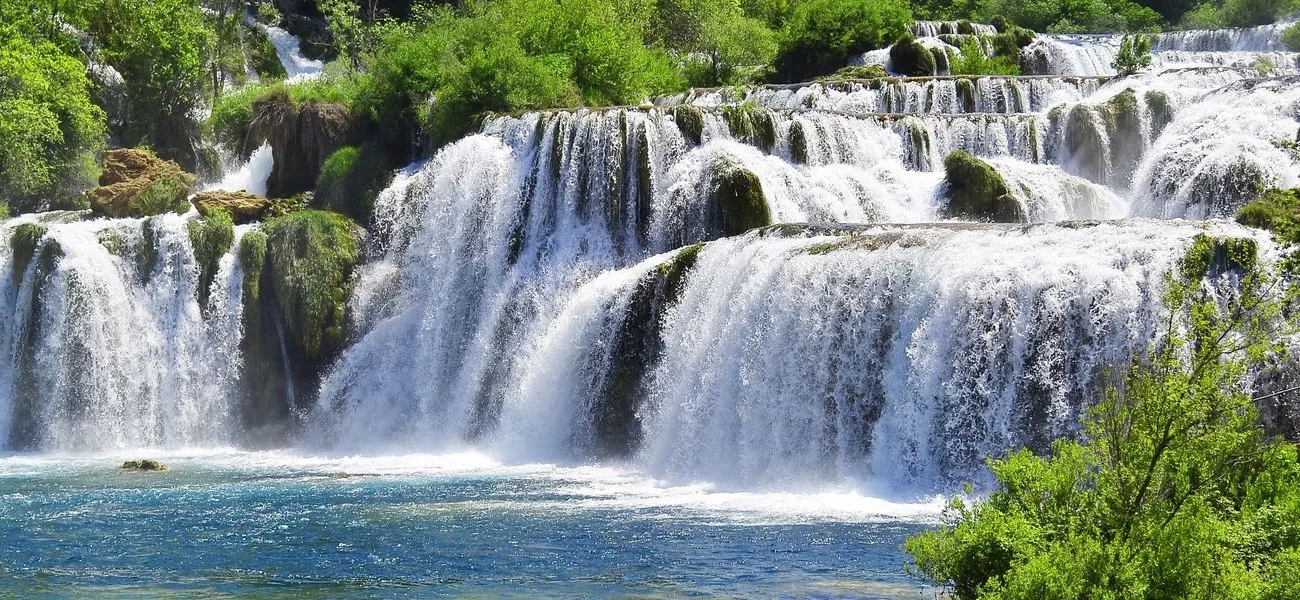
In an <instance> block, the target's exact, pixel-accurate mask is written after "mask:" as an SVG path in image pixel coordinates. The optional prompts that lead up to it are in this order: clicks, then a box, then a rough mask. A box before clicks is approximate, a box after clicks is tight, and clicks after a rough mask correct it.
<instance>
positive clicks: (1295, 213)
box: [1237, 189, 1300, 244]
mask: <svg viewBox="0 0 1300 600" xmlns="http://www.w3.org/2000/svg"><path fill="white" fill-rule="evenodd" d="M1237 222H1238V223H1241V224H1242V225H1246V226H1248V227H1256V228H1259V229H1267V230H1269V231H1272V232H1273V234H1274V235H1275V236H1276V237H1277V238H1278V240H1280V241H1283V242H1286V243H1291V244H1296V243H1300V189H1294V190H1276V189H1274V190H1268V191H1267V192H1264V194H1263V195H1262V196H1261V197H1260V198H1259V199H1258V200H1255V201H1254V202H1251V203H1250V204H1247V205H1245V206H1243V207H1241V209H1240V210H1238V211H1237Z"/></svg>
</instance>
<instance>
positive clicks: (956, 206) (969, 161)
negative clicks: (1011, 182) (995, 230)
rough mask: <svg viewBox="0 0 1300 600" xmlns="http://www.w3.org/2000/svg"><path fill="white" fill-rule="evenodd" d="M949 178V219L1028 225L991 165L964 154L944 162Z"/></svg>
mask: <svg viewBox="0 0 1300 600" xmlns="http://www.w3.org/2000/svg"><path fill="white" fill-rule="evenodd" d="M943 168H944V172H945V174H946V176H947V186H946V192H947V196H948V205H947V207H946V208H945V216H946V217H947V218H952V219H968V220H973V221H982V222H992V223H1019V222H1022V221H1024V218H1025V216H1024V214H1023V211H1022V210H1021V208H1020V203H1019V202H1017V201H1016V198H1015V196H1014V195H1012V193H1011V188H1010V187H1009V186H1008V185H1007V182H1006V180H1005V179H1003V178H1002V176H1001V175H999V174H998V172H997V170H995V169H994V168H993V167H992V166H991V165H989V164H988V163H986V162H984V161H982V160H980V159H978V158H975V157H974V156H971V155H970V154H967V153H966V152H963V151H961V150H958V151H956V152H953V153H951V154H949V155H948V156H947V157H945V158H944V159H943Z"/></svg>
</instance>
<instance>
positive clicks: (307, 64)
mask: <svg viewBox="0 0 1300 600" xmlns="http://www.w3.org/2000/svg"><path fill="white" fill-rule="evenodd" d="M244 23H246V24H247V25H248V26H249V27H253V28H254V29H257V30H258V31H260V32H262V35H265V36H266V39H268V40H270V41H271V45H272V46H274V47H275V55H276V56H277V57H279V58H280V64H281V65H282V66H283V67H284V72H285V75H286V76H287V77H288V81H289V82H290V83H292V82H295V81H306V80H310V79H315V78H317V77H320V76H321V73H323V72H324V71H325V63H324V62H322V61H320V60H316V59H311V58H307V57H305V56H303V55H302V51H301V50H299V48H298V45H299V43H300V40H299V39H298V37H297V36H295V35H293V34H291V33H289V32H288V31H285V30H283V29H281V28H279V27H275V26H272V25H264V24H262V23H261V22H259V21H258V20H257V19H256V18H254V17H253V15H252V14H245V15H244Z"/></svg>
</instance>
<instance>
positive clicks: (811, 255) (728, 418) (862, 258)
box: [638, 221, 1267, 490]
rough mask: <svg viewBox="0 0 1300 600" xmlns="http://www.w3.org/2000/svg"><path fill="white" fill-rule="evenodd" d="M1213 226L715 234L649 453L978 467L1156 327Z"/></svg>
mask: <svg viewBox="0 0 1300 600" xmlns="http://www.w3.org/2000/svg"><path fill="white" fill-rule="evenodd" d="M1201 231H1202V226H1201V225H1200V224H1184V223H1160V222H1150V221H1134V222H1126V223H1114V224H1101V225H1095V226H1082V227H1060V226H1054V225H1042V226H1035V227H1031V228H1003V227H982V228H942V227H935V226H923V227H918V228H905V229H895V228H888V227H886V228H879V229H874V230H867V231H864V232H859V233H856V234H854V235H851V236H848V237H831V238H827V237H813V238H809V239H771V238H765V237H762V236H755V235H752V234H751V235H749V236H745V237H743V238H738V239H729V240H724V241H720V242H715V243H712V244H709V245H707V246H705V248H704V250H703V251H702V252H701V253H700V256H699V259H698V262H697V266H696V268H695V270H694V271H693V272H692V273H690V274H689V275H688V276H687V278H686V282H685V284H684V289H683V291H682V292H681V297H680V300H679V302H678V303H677V305H676V306H674V307H673V308H672V309H671V310H669V311H668V312H667V314H666V316H665V319H664V325H663V348H664V353H663V356H662V358H661V359H660V360H659V362H658V364H657V365H656V366H655V367H654V371H653V374H652V376H651V379H652V383H651V385H650V390H651V391H650V393H649V395H648V397H647V399H646V404H645V406H644V412H643V414H642V419H643V421H644V422H645V424H646V430H645V442H644V444H643V448H642V451H641V453H640V455H639V457H638V460H639V461H640V462H641V463H642V464H643V465H644V466H645V468H647V469H648V470H650V471H651V472H654V473H656V474H659V475H661V476H664V477H667V478H670V479H672V480H683V481H694V480H707V481H714V482H719V483H721V484H723V485H727V484H730V485H745V486H754V485H760V486H762V485H774V486H778V487H785V486H790V485H795V486H798V485H805V484H809V483H812V482H818V481H828V480H830V481H835V480H842V479H845V478H847V479H851V480H857V481H862V482H870V483H871V485H875V486H900V487H902V488H904V489H912V490H916V489H918V488H926V487H928V486H931V485H933V486H938V487H946V486H947V485H951V482H953V481H962V480H977V479H978V477H979V473H980V470H981V467H982V464H983V460H984V458H985V457H986V456H997V455H999V454H1000V453H1002V452H1003V451H1004V450H1005V449H1007V448H1015V447H1018V446H1022V445H1025V446H1029V447H1031V448H1038V449H1040V450H1041V449H1044V448H1045V447H1046V444H1048V443H1049V442H1050V440H1052V439H1054V438H1055V437H1057V436H1060V435H1064V434H1066V433H1068V432H1070V431H1072V430H1073V428H1074V427H1076V426H1077V423H1078V419H1079V417H1080V414H1081V411H1082V409H1083V408H1084V406H1086V405H1087V403H1088V399H1089V398H1096V397H1098V393H1099V390H1100V386H1101V384H1102V375H1103V373H1104V372H1105V370H1106V369H1107V368H1108V367H1110V366H1113V365H1117V364H1123V363H1124V361H1125V360H1127V357H1129V356H1130V355H1131V354H1132V353H1133V352H1136V351H1139V350H1142V349H1143V348H1145V347H1146V345H1147V344H1148V343H1149V342H1150V341H1151V339H1152V336H1154V335H1155V334H1156V324H1157V323H1158V322H1159V318H1158V317H1159V313H1160V301H1159V293H1160V292H1159V290H1160V289H1161V288H1162V283H1161V282H1162V280H1163V278H1164V276H1165V273H1166V272H1167V271H1168V270H1169V269H1170V268H1172V267H1173V266H1174V265H1175V264H1176V261H1177V260H1179V259H1180V257H1181V256H1182V253H1183V252H1184V249H1185V248H1186V247H1187V245H1188V242H1189V241H1190V240H1191V238H1192V236H1195V235H1196V234H1197V233H1198V232H1201ZM1211 233H1212V234H1215V235H1217V234H1224V235H1240V236H1247V237H1256V238H1257V239H1259V241H1260V243H1262V244H1267V241H1266V239H1265V238H1264V237H1263V236H1257V235H1255V234H1253V233H1251V232H1249V231H1247V230H1242V229H1239V228H1234V227H1228V226H1224V225H1215V226H1212V227H1211ZM1221 277H1222V278H1221V279H1220V281H1223V282H1224V283H1225V284H1228V285H1230V283H1227V280H1228V279H1231V276H1230V275H1223V276H1221Z"/></svg>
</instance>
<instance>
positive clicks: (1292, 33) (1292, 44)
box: [1282, 22, 1300, 52]
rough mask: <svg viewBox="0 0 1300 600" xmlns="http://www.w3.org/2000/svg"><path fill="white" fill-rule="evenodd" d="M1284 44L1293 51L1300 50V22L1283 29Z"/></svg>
mask: <svg viewBox="0 0 1300 600" xmlns="http://www.w3.org/2000/svg"><path fill="white" fill-rule="evenodd" d="M1282 44H1283V45H1285V46H1286V47H1287V48H1290V49H1291V51H1292V52H1300V22H1296V23H1293V24H1292V25H1291V26H1290V27H1287V28H1286V29H1283V30H1282Z"/></svg>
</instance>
